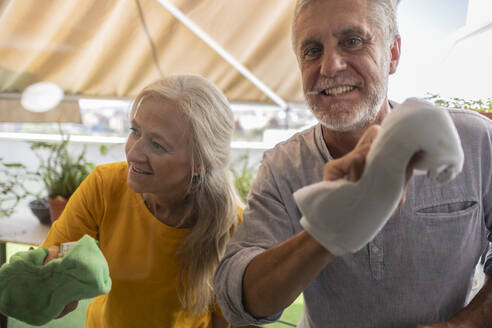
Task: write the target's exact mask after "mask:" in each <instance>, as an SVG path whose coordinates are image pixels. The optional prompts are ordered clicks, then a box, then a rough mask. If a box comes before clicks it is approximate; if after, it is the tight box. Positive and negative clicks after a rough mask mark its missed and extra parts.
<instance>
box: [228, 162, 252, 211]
mask: <svg viewBox="0 0 492 328" xmlns="http://www.w3.org/2000/svg"><path fill="white" fill-rule="evenodd" d="M235 166H236V167H240V169H239V170H236V169H235V168H234V167H235ZM230 169H231V172H232V174H233V176H234V185H235V186H236V190H237V192H238V193H239V196H240V197H241V200H242V201H243V202H245V203H246V200H247V198H248V194H249V191H250V189H251V183H252V182H253V179H254V177H255V175H256V169H254V168H252V167H250V166H249V153H245V154H243V155H241V156H240V157H239V158H238V159H237V160H235V161H234V163H233V165H231V168H230Z"/></svg>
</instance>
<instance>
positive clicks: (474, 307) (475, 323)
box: [417, 277, 492, 328]
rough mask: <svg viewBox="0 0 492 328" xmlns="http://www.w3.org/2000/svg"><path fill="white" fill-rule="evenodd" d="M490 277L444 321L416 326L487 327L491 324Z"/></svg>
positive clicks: (419, 327) (491, 293)
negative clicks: (464, 303)
mask: <svg viewBox="0 0 492 328" xmlns="http://www.w3.org/2000/svg"><path fill="white" fill-rule="evenodd" d="M491 309H492V279H490V277H488V278H487V281H486V282H485V284H484V286H483V287H482V289H481V290H480V291H479V292H478V294H477V295H476V296H475V297H474V298H473V300H472V301H471V302H470V304H468V306H466V307H465V308H463V309H462V310H461V311H460V312H458V313H457V314H456V315H455V316H454V317H453V318H451V319H450V320H449V321H446V322H440V323H436V324H432V325H422V326H417V328H425V327H432V328H487V327H490V326H491V325H492V311H491Z"/></svg>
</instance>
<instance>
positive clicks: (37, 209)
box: [29, 199, 51, 225]
mask: <svg viewBox="0 0 492 328" xmlns="http://www.w3.org/2000/svg"><path fill="white" fill-rule="evenodd" d="M29 208H30V209H31V212H32V213H33V214H34V215H35V216H36V217H37V218H38V220H39V222H41V223H42V224H47V225H50V224H51V216H50V206H49V204H48V203H47V202H46V200H45V199H41V200H38V199H35V200H32V201H30V202H29Z"/></svg>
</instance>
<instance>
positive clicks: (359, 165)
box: [323, 125, 423, 207]
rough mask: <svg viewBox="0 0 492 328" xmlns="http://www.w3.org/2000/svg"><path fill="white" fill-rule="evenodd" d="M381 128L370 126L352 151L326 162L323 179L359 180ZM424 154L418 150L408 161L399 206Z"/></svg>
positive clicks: (403, 200)
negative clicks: (416, 166)
mask: <svg viewBox="0 0 492 328" xmlns="http://www.w3.org/2000/svg"><path fill="white" fill-rule="evenodd" d="M379 129H380V126H379V125H372V126H370V127H369V128H368V129H367V130H366V132H365V133H364V134H363V135H362V137H361V138H360V140H359V142H358V143H357V145H356V146H355V148H354V149H353V150H352V151H351V152H350V153H348V154H347V155H345V156H343V157H341V158H338V159H335V160H333V161H329V162H328V163H326V165H325V167H324V169H323V180H325V181H334V180H338V179H347V180H348V181H351V182H357V181H358V180H359V179H360V177H361V176H362V173H363V172H364V167H365V165H366V158H367V154H368V153H369V149H370V148H371V145H372V143H373V142H374V139H376V137H377V135H378V133H379ZM422 156H423V152H417V153H415V154H414V155H413V156H412V158H411V159H410V162H409V163H408V166H407V170H406V175H405V187H404V191H403V195H402V198H401V200H400V203H399V204H398V207H400V206H401V205H402V204H403V203H404V202H405V197H406V190H407V184H408V181H409V180H410V178H411V177H412V174H413V169H414V168H415V164H416V163H417V162H418V161H419V160H420V159H421V158H422Z"/></svg>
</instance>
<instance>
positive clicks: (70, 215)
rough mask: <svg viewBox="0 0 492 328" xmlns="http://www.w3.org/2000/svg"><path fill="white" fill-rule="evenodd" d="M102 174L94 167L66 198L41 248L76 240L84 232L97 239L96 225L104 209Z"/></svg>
mask: <svg viewBox="0 0 492 328" xmlns="http://www.w3.org/2000/svg"><path fill="white" fill-rule="evenodd" d="M104 208H105V206H104V198H103V197H102V176H101V172H100V170H99V168H96V169H95V170H94V171H93V172H92V173H90V174H89V176H88V177H87V178H86V179H85V180H84V181H83V182H82V183H81V184H80V186H79V187H78V188H77V190H76V191H75V192H74V193H73V195H72V196H71V197H70V199H69V200H68V203H67V205H66V206H65V209H64V210H63V212H62V214H61V215H60V217H59V218H58V219H57V220H56V221H55V222H54V223H53V225H52V226H51V229H50V231H49V233H48V236H47V237H46V240H45V241H44V243H43V244H42V245H41V246H40V247H43V248H47V247H50V246H52V245H60V244H61V243H64V242H70V241H77V240H79V239H80V238H82V237H83V236H84V235H85V234H88V235H90V236H91V237H93V238H94V239H96V240H97V239H98V226H99V223H100V220H101V217H102V213H103V210H104Z"/></svg>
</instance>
